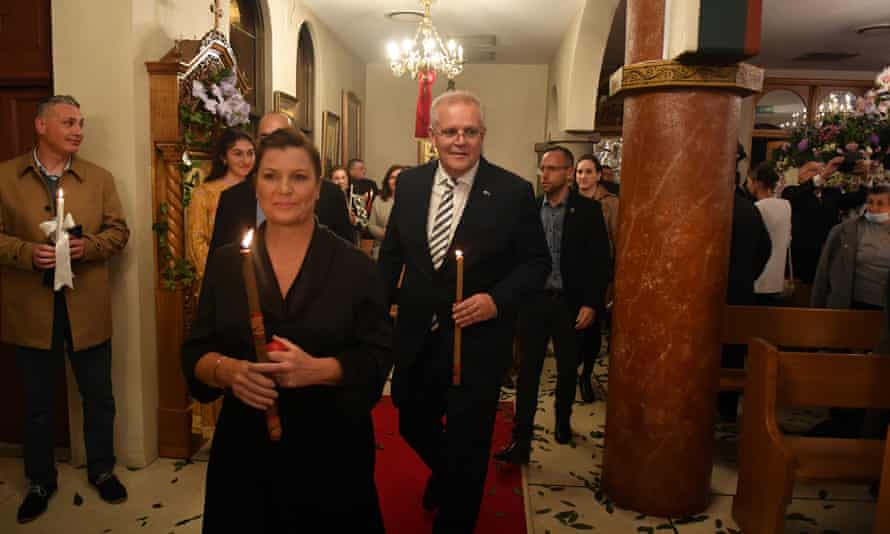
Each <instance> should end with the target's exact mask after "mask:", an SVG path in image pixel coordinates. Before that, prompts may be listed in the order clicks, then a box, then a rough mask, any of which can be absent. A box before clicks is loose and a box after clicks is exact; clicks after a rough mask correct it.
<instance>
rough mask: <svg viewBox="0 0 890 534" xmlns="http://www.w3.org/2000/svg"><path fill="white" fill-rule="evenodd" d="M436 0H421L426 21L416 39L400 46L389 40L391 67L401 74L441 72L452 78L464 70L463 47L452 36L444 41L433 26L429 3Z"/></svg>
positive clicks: (416, 74)
mask: <svg viewBox="0 0 890 534" xmlns="http://www.w3.org/2000/svg"><path fill="white" fill-rule="evenodd" d="M433 1H434V0H420V3H421V4H423V20H422V21H420V24H418V26H417V32H416V33H415V34H414V39H413V40H412V39H405V40H404V41H402V43H401V45H399V44H398V43H396V42H395V41H390V42H389V44H388V45H387V52H388V54H389V66H390V68H391V69H392V73H393V74H395V75H396V76H398V77H401V76H403V75H404V74H405V73H406V72H407V73H409V74H411V78H412V79H417V76H418V75H419V74H422V73H427V72H432V71H438V72H440V73H442V74H444V75H445V76H446V77H447V78H448V79H449V80H453V79H454V77H455V76H457V75H458V74H460V73H461V71H463V70H464V47H463V46H460V45H459V44H457V43H456V42H455V41H454V39H449V40H448V43H447V44H443V43H442V39H441V38H440V37H439V33H438V32H437V31H436V28H435V26H433V20H432V17H431V16H430V6H431V5H432V3H433Z"/></svg>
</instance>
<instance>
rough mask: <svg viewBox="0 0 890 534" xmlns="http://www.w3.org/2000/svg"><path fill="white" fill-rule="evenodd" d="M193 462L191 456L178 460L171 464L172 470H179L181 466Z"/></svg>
mask: <svg viewBox="0 0 890 534" xmlns="http://www.w3.org/2000/svg"><path fill="white" fill-rule="evenodd" d="M193 463H195V462H193V461H192V459H191V458H188V459H186V460H179V461H178V462H176V463H175V464H173V471H174V472H175V471H181V470H182V468H183V467H185V466H187V465H191V464H193Z"/></svg>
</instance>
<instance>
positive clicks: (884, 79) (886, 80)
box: [875, 67, 890, 89]
mask: <svg viewBox="0 0 890 534" xmlns="http://www.w3.org/2000/svg"><path fill="white" fill-rule="evenodd" d="M875 81H877V82H878V85H880V86H881V87H882V88H884V89H890V67H887V68H886V69H884V70H883V71H882V72H881V73H880V74H878V77H877V78H876V79H875Z"/></svg>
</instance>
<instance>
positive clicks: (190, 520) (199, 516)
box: [173, 514, 201, 527]
mask: <svg viewBox="0 0 890 534" xmlns="http://www.w3.org/2000/svg"><path fill="white" fill-rule="evenodd" d="M196 519H201V514H198V515H196V516H194V517H190V518H188V519H183V520H182V521H180V522H178V523H176V524H175V525H173V526H174V527H181V526H182V525H187V524H188V523H191V522H192V521H194V520H196Z"/></svg>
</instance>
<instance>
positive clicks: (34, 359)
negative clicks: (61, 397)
mask: <svg viewBox="0 0 890 534" xmlns="http://www.w3.org/2000/svg"><path fill="white" fill-rule="evenodd" d="M71 347H73V343H72V342H71V325H70V323H69V322H68V310H67V307H66V305H65V295H64V294H63V293H61V292H59V293H56V296H55V305H54V310H53V337H52V346H51V347H50V350H41V349H32V348H28V347H16V359H17V360H18V364H19V368H20V369H21V373H22V383H23V385H24V391H25V414H24V415H25V421H24V428H25V476H26V477H27V478H28V479H29V480H30V481H31V482H32V483H34V484H40V485H42V486H47V487H55V486H56V465H55V459H54V458H53V445H54V444H55V435H54V411H55V407H56V399H57V395H58V394H59V389H60V388H59V380H60V379H61V377H63V376H64V372H65V354H66V352H67V353H68V359H69V360H70V361H71V368H72V369H73V370H74V376H75V378H76V379H77V387H78V389H79V390H80V397H81V400H82V402H83V433H84V441H85V442H86V450H87V474H88V477H89V479H90V480H95V479H96V477H98V476H99V475H101V474H103V473H106V472H108V471H111V470H112V469H113V468H114V463H115V458H114V414H115V408H114V395H113V393H112V390H111V341H106V342H105V343H102V344H100V345H97V346H95V347H90V348H88V349H84V350H81V351H77V352H74V351H72V350H70V349H71ZM66 348H67V349H68V350H66Z"/></svg>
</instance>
